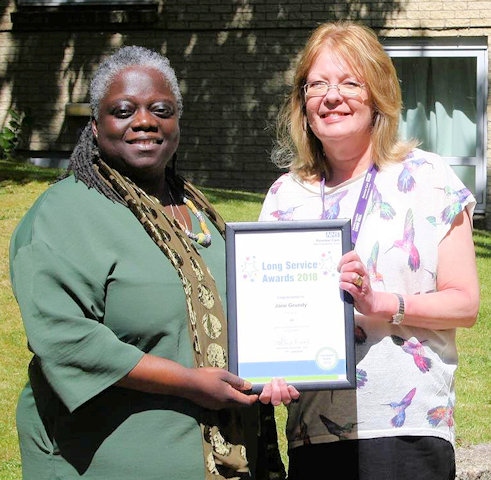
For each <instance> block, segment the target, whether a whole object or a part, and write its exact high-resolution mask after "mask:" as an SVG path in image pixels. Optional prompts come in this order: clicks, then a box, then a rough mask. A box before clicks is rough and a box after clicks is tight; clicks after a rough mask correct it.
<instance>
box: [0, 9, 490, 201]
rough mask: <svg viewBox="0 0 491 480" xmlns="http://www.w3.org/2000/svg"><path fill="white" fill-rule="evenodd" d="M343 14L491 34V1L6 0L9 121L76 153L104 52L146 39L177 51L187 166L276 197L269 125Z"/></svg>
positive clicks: (3, 96) (432, 32)
mask: <svg viewBox="0 0 491 480" xmlns="http://www.w3.org/2000/svg"><path fill="white" fill-rule="evenodd" d="M11 14H12V15H11ZM338 18H351V19H355V20H361V21H363V22H365V23H366V24H368V25H370V26H372V27H373V28H375V29H376V30H377V31H379V33H380V34H382V35H384V36H389V37H401V36H402V37H406V36H457V35H460V36H480V35H488V34H489V32H490V31H491V26H490V20H491V1H473V0H468V1H453V0H447V1H435V0H419V1H416V0H405V1H394V2H389V1H376V0H371V1H370V0H369V1H360V0H355V1H343V2H341V1H335V2H328V1H326V0H303V1H293V0H278V1H275V2H271V1H269V0H249V1H248V0H235V1H234V0H199V1H198V0H180V1H179V2H170V1H161V3H159V4H158V5H156V7H155V8H150V7H149V6H148V5H147V6H145V8H140V9H136V10H135V9H133V8H131V7H127V8H124V7H119V8H113V9H95V8H93V7H92V8H82V7H74V8H70V9H61V10H60V9H56V8H54V9H46V8H45V9H37V10H34V11H32V10H27V11H20V10H18V9H16V8H15V5H14V1H13V0H10V1H9V0H0V82H1V84H0V86H1V88H0V126H1V125H2V122H5V120H6V112H7V111H8V109H9V108H10V107H12V106H13V107H15V108H16V109H17V110H19V111H30V117H31V119H32V127H31V130H30V131H29V132H28V133H29V136H28V138H27V139H26V140H25V142H24V148H25V149H26V150H30V151H31V152H34V153H33V155H46V154H48V152H55V153H58V154H61V155H62V156H63V155H65V156H67V155H68V154H69V151H70V150H71V148H72V147H73V144H74V142H75V139H76V135H77V131H78V130H79V128H80V127H81V126H82V125H83V124H84V123H85V122H86V120H87V119H86V118H84V117H77V116H67V115H66V112H65V107H66V104H67V103H77V102H84V101H86V100H87V97H86V94H87V83H88V79H89V78H90V75H91V72H92V70H93V68H94V66H95V65H97V63H98V62H99V60H100V59H101V58H102V57H103V56H104V55H106V54H107V53H109V52H111V51H112V50H113V49H114V48H116V47H118V46H120V45H123V44H127V45H129V44H139V45H143V46H146V47H149V48H153V49H156V50H159V51H161V52H162V53H164V54H166V55H167V56H168V57H169V58H170V60H171V63H172V64H173V66H174V68H175V69H176V72H177V74H178V77H179V79H180V82H181V88H182V91H183V95H184V116H183V118H182V121H181V128H182V140H181V146H180V149H179V162H180V168H181V171H182V172H183V173H184V174H185V175H186V176H188V177H189V178H191V179H192V180H194V181H195V182H197V183H198V184H201V185H207V186H212V187H213V186H216V187H226V188H233V189H236V188H239V189H244V190H250V191H257V192H265V191H266V189H267V187H268V186H269V184H270V182H271V181H272V180H273V179H274V178H275V177H276V176H277V175H278V171H277V170H276V168H275V167H274V166H273V165H271V163H270V161H269V151H270V149H271V145H272V140H273V133H272V131H271V130H270V129H269V127H271V125H272V124H273V122H274V119H275V118H276V114H277V111H278V107H279V105H280V104H281V101H282V99H283V97H284V95H285V93H286V91H287V89H288V84H289V81H290V79H291V74H292V68H293V65H294V63H295V59H296V54H297V52H298V51H299V49H300V48H301V47H302V46H303V44H304V42H305V39H306V38H307V36H308V35H309V33H310V31H311V30H312V28H314V27H315V26H316V25H317V24H318V23H321V22H324V21H326V20H333V19H338ZM488 118H491V116H490V115H488ZM490 138H491V137H490ZM36 152H37V153H36ZM488 157H489V154H488ZM489 203H490V202H489V201H488V204H489Z"/></svg>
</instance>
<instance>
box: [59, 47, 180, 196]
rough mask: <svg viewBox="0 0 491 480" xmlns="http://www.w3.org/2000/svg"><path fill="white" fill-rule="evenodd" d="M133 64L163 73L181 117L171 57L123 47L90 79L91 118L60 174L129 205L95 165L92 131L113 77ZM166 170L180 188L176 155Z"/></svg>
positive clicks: (97, 157)
mask: <svg viewBox="0 0 491 480" xmlns="http://www.w3.org/2000/svg"><path fill="white" fill-rule="evenodd" d="M131 66H141V67H147V68H154V69H156V70H158V71H159V72H160V73H161V75H162V77H163V78H164V80H165V82H166V83H167V84H168V86H169V88H170V90H171V92H172V94H173V95H174V97H175V98H176V102H177V107H178V113H179V118H180V117H181V115H182V111H183V103H182V95H181V91H180V89H179V84H178V81H177V77H176V74H175V72H174V69H173V68H172V67H171V66H170V62H169V59H168V58H167V57H165V56H163V55H161V54H159V53H157V52H154V51H152V50H149V49H147V48H144V47H139V46H135V45H133V46H129V47H122V48H120V49H119V50H117V51H116V52H115V53H114V54H112V55H111V56H110V57H108V58H107V59H106V60H105V61H103V62H102V63H101V64H100V65H99V67H98V68H97V70H96V72H95V74H94V77H93V79H92V81H91V83H90V109H91V115H92V118H91V120H90V121H89V122H88V123H87V125H86V126H85V127H84V129H83V131H82V133H81V135H80V137H79V139H78V142H77V144H76V145H75V148H74V149H73V152H72V154H71V155H70V162H69V164H68V168H67V170H66V172H65V173H64V174H63V175H62V176H61V177H60V180H61V179H63V178H66V177H67V176H69V175H70V173H71V172H73V174H74V176H75V178H76V179H77V180H80V181H82V182H83V183H85V184H86V185H87V186H88V187H89V188H94V189H95V190H97V191H98V192H99V193H101V194H102V195H104V196H106V197H107V198H109V199H110V200H112V201H114V202H118V203H121V204H123V205H126V202H125V201H124V200H123V198H122V197H121V196H120V195H119V194H118V193H117V192H116V191H114V190H113V189H112V188H111V187H109V185H108V184H107V183H106V182H105V181H104V179H103V178H102V177H101V176H100V175H99V174H98V173H97V171H96V169H95V168H94V164H97V162H98V160H99V159H100V158H101V157H100V151H99V148H98V146H97V143H96V141H95V137H94V133H93V131H92V120H93V119H95V120H97V119H98V118H99V105H100V102H101V100H102V98H103V97H104V95H105V94H106V93H107V91H108V89H109V86H110V84H111V82H112V80H113V79H114V77H115V76H116V75H117V74H118V73H119V72H121V71H122V70H124V69H126V68H128V67H131ZM167 170H168V173H169V179H173V180H174V182H172V183H173V184H174V185H173V186H174V188H177V190H178V191H179V190H180V188H178V186H180V185H179V184H180V183H181V182H177V184H176V182H175V181H176V180H177V175H176V155H174V157H173V160H172V166H171V167H170V168H167ZM176 193H178V192H176ZM179 193H180V192H179ZM179 196H180V195H179Z"/></svg>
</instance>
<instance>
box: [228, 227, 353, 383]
mask: <svg viewBox="0 0 491 480" xmlns="http://www.w3.org/2000/svg"><path fill="white" fill-rule="evenodd" d="M350 226H351V224H350V220H349V219H343V220H319V221H295V222H237V223H227V224H226V248H227V312H228V322H229V329H228V336H229V341H228V344H229V345H228V346H229V369H230V371H231V372H233V373H235V374H237V375H239V376H240V377H242V378H244V379H246V380H249V381H250V382H251V383H252V384H253V391H255V392H257V391H260V390H261V389H262V386H263V385H264V384H265V383H267V382H269V381H270V380H271V379H272V378H274V377H281V378H284V379H285V380H286V381H287V382H288V383H289V384H291V385H294V386H295V387H297V389H299V390H319V389H340V388H345V389H347V388H355V386H356V383H355V355H354V333H353V330H354V328H353V318H354V315H353V305H352V302H351V296H350V295H348V294H345V293H344V292H342V291H341V290H340V289H339V273H338V272H337V269H336V267H337V264H338V262H339V259H340V258H341V256H342V255H343V254H344V253H345V252H347V251H348V250H350V249H351V240H350V237H351V228H350Z"/></svg>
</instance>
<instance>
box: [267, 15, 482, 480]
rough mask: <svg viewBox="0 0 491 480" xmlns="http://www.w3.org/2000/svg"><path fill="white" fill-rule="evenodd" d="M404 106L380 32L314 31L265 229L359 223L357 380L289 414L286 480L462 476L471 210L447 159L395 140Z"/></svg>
mask: <svg viewBox="0 0 491 480" xmlns="http://www.w3.org/2000/svg"><path fill="white" fill-rule="evenodd" d="M401 107H402V102H401V92H400V87H399V81H398V78H397V73H396V70H395V68H394V66H393V64H392V62H391V59H390V58H389V56H388V55H387V54H386V52H385V51H384V49H383V47H382V45H381V44H380V42H379V40H378V39H377V36H376V34H375V33H374V32H373V31H372V30H371V29H369V28H367V27H366V26H363V25H361V24H356V23H350V22H340V23H327V24H323V25H321V26H319V27H318V28H317V29H316V30H315V31H314V32H313V33H312V35H311V37H310V38H309V40H308V42H307V44H306V46H305V48H304V50H303V52H302V54H301V56H300V59H299V62H298V65H297V69H296V73H295V77H294V84H293V87H292V90H291V93H290V95H289V97H288V99H287V101H286V104H285V105H284V107H283V109H282V111H281V113H280V115H279V118H278V137H277V144H276V147H275V149H274V151H273V154H272V158H273V161H274V162H275V163H276V165H278V166H279V167H282V168H286V169H288V172H287V173H284V174H283V175H282V176H280V177H279V178H278V179H277V180H276V181H275V182H274V184H273V185H272V186H271V188H270V189H269V191H268V194H267V196H266V198H265V201H264V204H263V207H262V211H261V214H260V220H263V221H273V220H280V221H281V220H286V219H288V220H313V219H316V220H321V219H325V220H328V219H337V218H349V219H351V229H352V231H351V240H352V244H353V250H352V251H350V252H348V253H346V254H345V255H344V256H343V257H342V258H341V260H340V262H339V265H338V270H339V287H340V289H341V290H344V291H345V292H348V293H349V294H350V295H351V297H352V298H353V302H354V306H355V324H356V325H355V333H356V338H355V343H356V363H357V364H356V383H357V385H356V389H353V390H334V391H320V392H303V393H302V395H301V397H300V399H299V400H298V402H294V403H292V404H291V405H289V406H288V421H287V437H288V448H289V477H288V478H289V480H299V479H307V478H343V480H348V479H360V480H382V479H383V480H413V479H414V478H417V479H418V480H450V479H453V478H455V454H454V447H455V424H454V416H453V411H454V406H455V389H454V380H455V369H456V368H457V349H456V343H455V333H456V329H457V328H458V327H471V326H472V325H473V324H474V322H475V321H476V318H477V313H478V308H479V284H478V277H477V270H476V263H475V251H474V244H473V239H472V215H473V210H474V207H475V204H476V201H475V199H474V197H473V195H472V193H471V192H470V191H469V190H468V189H467V188H466V187H465V186H464V185H463V184H462V182H461V181H460V180H459V178H458V177H457V176H456V174H455V173H454V172H453V170H452V169H451V168H450V167H449V166H448V165H447V164H446V163H445V161H444V160H443V159H442V158H441V157H439V156H438V155H436V154H434V153H430V152H426V151H423V150H421V149H419V148H417V146H416V145H417V143H416V142H415V141H412V140H411V141H402V140H400V139H399V138H398V133H397V132H398V122H399V115H400V111H401ZM457 258H458V261H456V259H457ZM325 318H326V321H329V305H326V312H325ZM263 399H265V400H267V398H265V397H264V395H263Z"/></svg>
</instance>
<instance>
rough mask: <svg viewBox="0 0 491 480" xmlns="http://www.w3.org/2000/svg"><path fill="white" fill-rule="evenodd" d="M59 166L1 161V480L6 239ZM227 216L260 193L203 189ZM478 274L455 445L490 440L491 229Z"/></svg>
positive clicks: (14, 391)
mask: <svg viewBox="0 0 491 480" xmlns="http://www.w3.org/2000/svg"><path fill="white" fill-rule="evenodd" d="M60 173H61V172H60V171H56V170H53V169H46V168H36V167H33V166H29V165H25V164H18V163H14V162H7V161H0V365H1V367H2V368H1V371H0V412H1V415H0V479H2V480H20V478H21V473H20V456H19V449H18V444H17V436H16V430H15V406H16V402H17V397H18V394H19V392H20V390H21V388H22V386H23V384H24V382H25V380H26V367H27V363H28V361H29V358H30V355H29V353H28V351H27V348H26V339H25V336H24V331H23V327H22V323H21V320H20V315H19V311H18V308H17V304H16V303H15V300H14V298H13V295H12V292H11V288H10V281H9V275H8V243H9V239H10V235H11V233H12V230H13V229H14V227H15V225H16V224H17V222H18V221H19V219H20V218H21V216H22V215H23V214H24V212H25V211H26V210H27V208H28V207H29V206H30V205H31V204H32V202H33V201H34V200H35V198H36V197H37V196H38V195H39V194H40V193H41V192H42V191H44V190H45V189H46V188H47V187H48V185H49V183H50V182H51V181H53V180H54V179H56V177H57V176H58V175H59V174H60ZM203 191H204V192H205V193H206V194H207V195H208V197H209V199H210V200H211V201H212V203H213V204H214V205H215V206H216V207H217V208H218V210H219V211H220V212H221V213H222V215H223V216H224V218H225V220H227V221H250V220H255V219H257V216H258V214H259V210H260V208H261V202H262V199H263V196H262V195H259V194H254V193H247V192H237V191H230V190H222V189H211V188H203ZM474 239H475V245H476V253H477V260H478V269H479V276H480V279H481V308H480V313H479V318H478V322H477V324H476V325H475V327H474V328H472V329H461V330H459V331H458V334H457V342H458V348H459V352H460V364H459V369H458V370H457V395H458V397H457V407H456V411H455V415H456V423H457V444H458V445H462V446H466V445H474V444H478V443H488V442H491V428H489V425H491V375H490V374H489V372H490V371H491V355H490V352H489V350H490V347H489V339H490V338H491V326H490V323H489V320H488V319H489V317H490V315H491V296H490V292H489V289H490V288H491V233H489V232H486V231H482V230H476V231H475V234H474ZM277 420H278V427H279V432H280V445H281V449H282V454H283V458H284V459H285V460H286V446H285V439H284V435H283V434H282V431H283V426H284V422H285V410H284V409H283V408H278V409H277Z"/></svg>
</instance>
